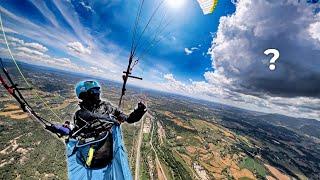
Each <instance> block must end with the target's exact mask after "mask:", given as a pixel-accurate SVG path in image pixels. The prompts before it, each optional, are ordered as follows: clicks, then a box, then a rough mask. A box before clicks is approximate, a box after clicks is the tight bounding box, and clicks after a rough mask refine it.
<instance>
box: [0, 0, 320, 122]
mask: <svg viewBox="0 0 320 180" xmlns="http://www.w3.org/2000/svg"><path fill="white" fill-rule="evenodd" d="M158 2H159V1H158V0H155V1H152V2H151V1H150V2H147V3H146V4H145V5H144V6H143V11H142V17H141V22H140V26H139V29H138V32H141V31H142V30H143V25H144V24H145V23H146V22H147V20H148V17H150V15H151V14H152V13H153V11H154V9H155V8H156V7H157V3H158ZM138 7H139V4H138V1H137V2H132V1H131V2H126V3H124V2H123V1H122V0H117V1H114V0H111V1H96V0H92V1H87V0H81V1H75V0H65V1H53V0H50V1H45V2H42V1H41V2H27V1H23V2H21V1H19V2H18V1H17V0H12V1H5V2H4V1H3V2H1V3H0V14H1V19H2V24H3V33H1V35H0V56H1V57H4V58H9V59H11V57H10V54H9V53H8V48H7V45H8V46H9V48H10V49H11V50H12V52H13V57H14V58H16V59H17V60H19V62H24V63H27V64H31V65H37V66H42V67H48V68H54V69H59V70H63V71H66V72H70V73H81V74H84V75H86V76H94V77H99V78H102V79H106V80H109V81H114V82H119V83H121V82H122V79H121V74H122V71H123V70H125V68H126V67H127V63H128V57H129V54H130V44H131V41H132V34H133V32H132V26H133V24H134V18H135V15H136V11H137V9H138ZM317 8H319V7H318V5H317V4H311V3H308V2H307V1H306V2H300V1H299V2H298V1H297V2H295V1H284V0H283V1H278V2H273V3H269V1H264V0H259V1H255V2H254V3H253V2H252V1H250V0H241V1H231V0H224V1H219V3H218V5H217V7H216V9H215V11H214V12H213V13H212V14H209V15H203V13H202V10H201V8H200V6H199V5H198V3H197V1H196V0H194V1H191V0H180V1H179V3H177V4H174V3H168V2H165V3H164V4H163V5H162V6H161V7H160V9H159V11H158V12H157V13H156V16H155V19H154V20H153V21H151V26H150V29H149V28H148V29H147V31H146V33H145V34H144V36H143V37H142V38H141V41H142V47H144V46H143V45H148V44H147V43H145V42H150V41H151V40H152V39H153V37H154V36H155V35H154V34H156V36H158V38H159V43H158V44H157V45H155V46H153V45H152V46H153V48H151V50H150V52H148V53H147V54H146V55H144V54H143V50H144V49H143V48H141V47H140V48H139V47H138V52H137V54H138V57H139V58H140V57H144V58H142V60H141V61H139V63H138V64H137V66H136V67H135V69H134V70H133V75H136V76H141V77H143V78H144V80H143V81H139V80H134V79H132V80H131V79H130V80H129V85H133V84H134V86H137V87H143V88H148V89H151V90H156V91H159V92H167V93H173V94H178V95H182V96H185V97H191V98H195V99H199V100H205V101H207V102H214V103H219V104H224V105H228V106H232V107H236V108H240V109H245V110H250V111H256V112H263V113H268V114H281V115H286V116H290V117H299V118H308V119H316V120H318V121H319V120H320V113H319V112H320V87H319V86H318V84H319V82H320V64H319V63H320V62H319V61H317V58H315V57H320V50H319V49H320V48H319V47H320V31H319V29H320V21H319V17H320V13H319V11H318V10H317ZM186 9H187V10H186ZM132 12H134V15H133V14H132ZM162 18H163V19H164V21H167V20H168V21H169V20H170V21H171V23H170V24H169V25H168V27H167V28H165V29H164V32H163V33H159V35H157V31H158V30H157V28H156V27H157V25H158V24H161V23H162ZM1 31H2V30H1ZM4 34H5V35H6V37H7V38H6V39H7V41H8V44H6V43H7V42H5V39H4ZM293 37H295V38H293ZM301 42H303V43H301ZM143 43H145V44H143ZM150 46H151V44H150ZM267 48H276V49H278V50H279V52H280V58H279V59H278V60H277V69H276V70H274V71H270V70H269V68H268V64H269V60H270V56H266V55H265V54H264V53H263V52H264V51H265V50H266V49H267ZM297 49H298V50H299V51H297ZM301 59H303V61H302V60H301Z"/></svg>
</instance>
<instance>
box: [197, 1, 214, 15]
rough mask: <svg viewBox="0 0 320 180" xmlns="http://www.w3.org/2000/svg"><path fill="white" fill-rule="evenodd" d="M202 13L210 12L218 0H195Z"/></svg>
mask: <svg viewBox="0 0 320 180" xmlns="http://www.w3.org/2000/svg"><path fill="white" fill-rule="evenodd" d="M197 1H198V3H199V5H200V7H201V9H202V11H203V14H204V15H206V14H211V13H212V12H213V11H214V9H215V8H216V6H217V4H218V0H197Z"/></svg>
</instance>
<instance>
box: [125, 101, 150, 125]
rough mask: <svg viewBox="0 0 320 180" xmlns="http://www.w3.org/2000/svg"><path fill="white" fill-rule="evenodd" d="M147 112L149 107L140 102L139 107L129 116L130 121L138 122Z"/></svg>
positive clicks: (128, 120)
mask: <svg viewBox="0 0 320 180" xmlns="http://www.w3.org/2000/svg"><path fill="white" fill-rule="evenodd" d="M146 112H147V107H146V105H144V104H143V103H142V102H139V103H138V107H137V108H136V109H135V110H134V111H133V112H132V113H131V114H130V115H129V117H128V118H127V120H126V121H127V122H128V123H135V122H138V121H139V120H140V119H141V118H142V116H143V115H144V114H145V113H146Z"/></svg>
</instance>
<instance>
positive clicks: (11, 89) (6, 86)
mask: <svg viewBox="0 0 320 180" xmlns="http://www.w3.org/2000/svg"><path fill="white" fill-rule="evenodd" d="M0 84H2V85H3V87H4V88H6V90H7V91H8V93H9V94H11V95H12V94H13V93H14V88H12V87H9V86H8V84H7V83H6V82H5V81H4V79H3V78H2V77H1V76H0Z"/></svg>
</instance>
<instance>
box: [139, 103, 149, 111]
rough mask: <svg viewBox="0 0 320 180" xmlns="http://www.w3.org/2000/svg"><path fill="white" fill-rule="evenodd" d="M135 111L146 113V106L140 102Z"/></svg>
mask: <svg viewBox="0 0 320 180" xmlns="http://www.w3.org/2000/svg"><path fill="white" fill-rule="evenodd" d="M137 111H141V112H146V111H147V107H146V105H144V104H143V103H142V102H139V103H138V108H137Z"/></svg>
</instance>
